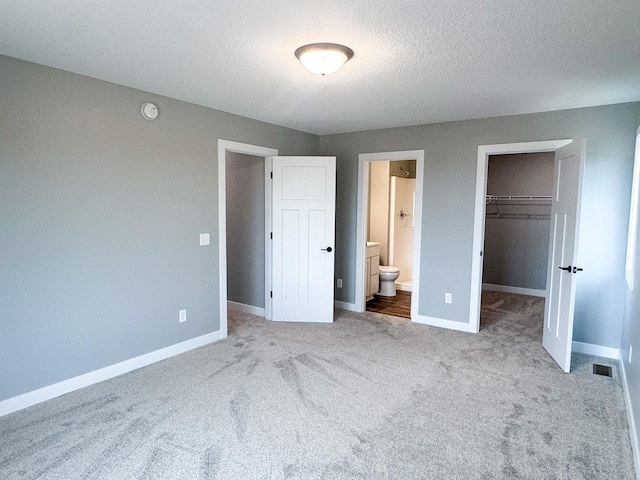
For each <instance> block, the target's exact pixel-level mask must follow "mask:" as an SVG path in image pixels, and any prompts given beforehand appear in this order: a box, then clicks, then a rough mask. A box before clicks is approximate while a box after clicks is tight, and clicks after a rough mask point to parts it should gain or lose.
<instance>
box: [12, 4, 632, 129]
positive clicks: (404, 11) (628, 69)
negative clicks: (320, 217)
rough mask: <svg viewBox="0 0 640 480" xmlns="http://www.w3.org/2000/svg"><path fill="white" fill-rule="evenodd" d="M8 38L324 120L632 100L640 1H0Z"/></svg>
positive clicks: (360, 124) (282, 120)
mask: <svg viewBox="0 0 640 480" xmlns="http://www.w3.org/2000/svg"><path fill="white" fill-rule="evenodd" d="M311 42H333V43H342V44H344V45H347V46H349V47H350V48H352V49H353V51H354V52H355V54H354V57H353V59H352V60H351V61H350V62H348V63H347V64H346V65H345V66H344V67H343V68H342V69H341V70H340V71H338V72H337V73H336V74H334V75H332V76H329V77H318V76H315V75H313V74H311V73H309V72H307V71H306V70H305V69H304V68H303V67H302V65H301V64H300V63H299V62H298V60H297V59H296V58H295V57H294V55H293V52H294V50H295V49H296V48H297V47H299V46H301V45H304V44H307V43H311ZM0 53H1V54H4V55H8V56H11V57H16V58H20V59H24V60H28V61H32V62H36V63H40V64H43V65H49V66H52V67H57V68H61V69H64V70H68V71H71V72H76V73H79V74H83V75H88V76H91V77H95V78H99V79H102V80H107V81H110V82H114V83H118V84H121V85H126V86H129V87H134V88H139V89H142V90H146V91H149V92H154V93H158V94H162V95H166V96H169V97H173V98H177V99H180V100H185V101H188V102H192V103H196V104H199V105H205V106H208V107H211V108H215V109H218V110H223V111H227V112H231V113H236V114H239V115H243V116H246V117H250V118H255V119H258V120H263V121H266V122H270V123H274V124H277V125H283V126H287V127H291V128H295V129H298V130H302V131H306V132H311V133H316V134H329V133H339V132H352V131H358V130H367V129H374V128H384V127H395V126H405V125H417V124H424V123H433V122H442V121H450V120H463V119H471V118H482V117H492V116H500V115H511V114H518V113H529V112H540V111H548V110H559V109H565V108H574V107H582V106H592V105H603V104H609V103H621V102H629V101H638V100H640V1H639V0H615V1H613V0H611V1H610V0H535V1H534V0H531V1H524V0H523V1H514V0H485V1H478V0H457V1H451V0H431V1H427V0H405V1H392V0H391V1H390V0H352V1H345V0H340V1H337V0H322V1H314V2H311V1H307V0H295V1H293V0H275V1H271V2H266V1H264V0H208V1H205V0H180V1H178V0H162V1H158V0H135V1H131V0H126V1H125V0H113V1H106V2H105V1H97V0H56V1H50V2H46V1H42V0H0Z"/></svg>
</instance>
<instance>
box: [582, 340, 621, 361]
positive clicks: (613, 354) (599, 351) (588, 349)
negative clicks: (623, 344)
mask: <svg viewBox="0 0 640 480" xmlns="http://www.w3.org/2000/svg"><path fill="white" fill-rule="evenodd" d="M571 351H572V352H576V353H586V354H587V355H595V356H596V357H604V358H613V359H614V360H618V359H619V358H620V349H619V348H612V347H603V346H602V345H594V344H592V343H582V342H575V341H574V342H573V343H572V344H571Z"/></svg>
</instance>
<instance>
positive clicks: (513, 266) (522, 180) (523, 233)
mask: <svg viewBox="0 0 640 480" xmlns="http://www.w3.org/2000/svg"><path fill="white" fill-rule="evenodd" d="M553 157H554V155H553V153H528V154H520V155H493V156H491V157H489V166H488V172H487V194H490V195H518V196H522V195H527V196H540V195H548V196H550V195H551V190H552V187H553ZM541 203H542V202H535V203H534V202H523V204H520V205H515V204H514V203H513V202H505V204H503V205H498V206H495V204H489V205H487V207H486V208H487V215H486V217H485V240H484V257H483V258H484V261H483V276H482V281H483V283H486V284H493V285H503V286H509V287H521V288H528V289H534V290H542V291H544V290H545V288H546V283H547V260H548V252H549V228H550V222H551V219H550V213H551V203H550V202H544V204H541ZM498 212H499V213H500V215H497V213H498Z"/></svg>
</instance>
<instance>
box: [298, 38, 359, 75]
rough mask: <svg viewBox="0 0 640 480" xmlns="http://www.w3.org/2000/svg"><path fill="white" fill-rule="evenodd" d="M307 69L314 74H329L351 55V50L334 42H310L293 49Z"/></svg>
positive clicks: (335, 70) (336, 69)
mask: <svg viewBox="0 0 640 480" xmlns="http://www.w3.org/2000/svg"><path fill="white" fill-rule="evenodd" d="M295 55H296V57H297V58H298V60H300V62H301V63H302V65H304V66H305V68H306V69H307V70H309V71H310V72H311V73H315V74H316V75H322V76H325V75H331V74H332V73H334V72H337V71H338V70H340V67H342V66H343V65H344V64H345V63H347V61H348V60H349V59H350V58H351V57H353V50H351V49H350V48H349V47H345V46H344V45H338V44H336V43H310V44H309V45H304V46H302V47H300V48H298V49H297V50H296V51H295Z"/></svg>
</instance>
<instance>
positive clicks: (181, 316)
mask: <svg viewBox="0 0 640 480" xmlns="http://www.w3.org/2000/svg"><path fill="white" fill-rule="evenodd" d="M178 321H179V322H180V323H182V322H186V321H187V311H186V310H180V311H179V312H178Z"/></svg>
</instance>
